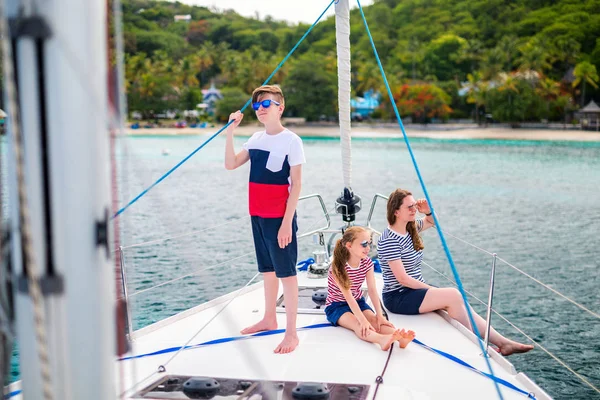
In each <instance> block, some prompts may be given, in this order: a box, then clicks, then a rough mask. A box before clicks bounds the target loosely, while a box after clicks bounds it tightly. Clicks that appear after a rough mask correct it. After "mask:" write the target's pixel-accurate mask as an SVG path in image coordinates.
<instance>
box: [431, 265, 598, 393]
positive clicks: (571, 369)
mask: <svg viewBox="0 0 600 400" xmlns="http://www.w3.org/2000/svg"><path fill="white" fill-rule="evenodd" d="M423 264H425V265H427V266H428V267H429V268H431V269H432V270H434V271H435V272H437V273H438V274H440V275H441V276H443V277H444V278H446V280H448V281H449V282H450V283H452V284H453V285H455V286H456V283H455V282H454V281H453V280H452V279H450V278H449V277H448V276H447V275H446V274H444V273H442V272H440V271H438V270H437V269H435V268H433V267H432V266H431V265H429V264H427V263H426V262H424V261H423ZM465 292H467V293H468V294H469V295H470V296H471V297H473V298H474V299H475V300H477V301H478V302H479V303H481V304H483V305H484V306H486V307H487V303H485V302H484V301H483V300H481V299H480V298H478V297H477V296H475V295H474V294H473V293H471V292H469V291H467V290H465ZM491 310H492V311H493V312H494V314H496V315H497V316H498V317H500V318H502V319H503V320H504V322H506V323H507V324H509V325H510V326H511V327H513V328H514V329H515V330H516V331H517V332H519V333H520V334H521V335H523V336H525V337H526V338H527V339H528V340H530V341H531V342H532V343H535V345H536V346H537V347H539V348H540V349H542V350H543V351H544V352H545V353H546V354H548V355H549V356H550V357H552V358H553V359H554V360H556V362H558V363H559V364H560V365H562V366H563V367H564V368H565V369H567V370H568V371H569V372H571V373H573V375H575V376H576V377H577V378H579V379H580V380H581V381H582V382H583V383H585V384H586V385H588V386H589V387H590V388H592V389H593V390H595V391H596V392H598V393H600V389H598V388H597V387H596V386H594V385H593V384H592V383H591V382H590V381H588V380H587V379H586V378H585V377H583V376H582V375H580V374H578V373H577V372H576V371H575V370H573V368H571V367H569V366H568V365H567V364H566V363H565V362H564V361H562V360H561V359H560V358H558V357H557V356H555V355H554V354H552V352H551V351H550V350H548V349H546V348H545V347H544V346H542V345H541V344H540V343H539V342H537V341H535V340H534V339H533V338H532V337H531V336H529V335H528V334H526V333H525V332H523V330H522V329H520V328H519V327H518V326H516V325H515V324H513V323H512V322H510V321H509V320H508V319H507V318H505V317H504V316H503V315H502V314H500V313H499V312H498V311H496V310H494V308H493V307H492V308H491Z"/></svg>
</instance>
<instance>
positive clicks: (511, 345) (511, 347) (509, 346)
mask: <svg viewBox="0 0 600 400" xmlns="http://www.w3.org/2000/svg"><path fill="white" fill-rule="evenodd" d="M498 350H499V352H500V354H502V355H503V356H510V355H511V354H514V353H527V352H528V351H529V350H533V346H532V345H530V344H523V343H519V342H513V341H512V340H508V341H507V342H506V343H504V344H502V346H498Z"/></svg>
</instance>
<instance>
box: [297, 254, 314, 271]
mask: <svg viewBox="0 0 600 400" xmlns="http://www.w3.org/2000/svg"><path fill="white" fill-rule="evenodd" d="M314 263H315V259H314V258H312V257H309V258H307V259H306V260H303V261H300V262H299V263H298V264H296V265H297V266H298V271H308V267H310V266H311V265H312V264H314Z"/></svg>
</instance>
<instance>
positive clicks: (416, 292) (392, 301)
mask: <svg viewBox="0 0 600 400" xmlns="http://www.w3.org/2000/svg"><path fill="white" fill-rule="evenodd" d="M428 290H429V289H410V288H404V290H402V291H401V292H399V291H397V290H394V291H393V292H386V293H383V294H382V295H381V299H382V300H383V305H384V306H385V308H387V309H388V310H389V311H390V312H393V313H394V314H405V315H417V314H418V313H419V308H420V307H421V303H423V299H424V298H425V294H426V293H427V291H428Z"/></svg>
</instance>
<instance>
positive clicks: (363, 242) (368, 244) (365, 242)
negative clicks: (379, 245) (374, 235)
mask: <svg viewBox="0 0 600 400" xmlns="http://www.w3.org/2000/svg"><path fill="white" fill-rule="evenodd" d="M360 245H361V246H362V247H364V248H365V249H366V248H367V246H372V245H373V241H372V240H364V241H362V242H360Z"/></svg>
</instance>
